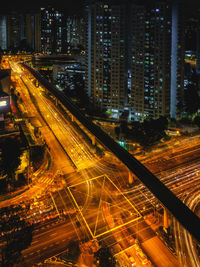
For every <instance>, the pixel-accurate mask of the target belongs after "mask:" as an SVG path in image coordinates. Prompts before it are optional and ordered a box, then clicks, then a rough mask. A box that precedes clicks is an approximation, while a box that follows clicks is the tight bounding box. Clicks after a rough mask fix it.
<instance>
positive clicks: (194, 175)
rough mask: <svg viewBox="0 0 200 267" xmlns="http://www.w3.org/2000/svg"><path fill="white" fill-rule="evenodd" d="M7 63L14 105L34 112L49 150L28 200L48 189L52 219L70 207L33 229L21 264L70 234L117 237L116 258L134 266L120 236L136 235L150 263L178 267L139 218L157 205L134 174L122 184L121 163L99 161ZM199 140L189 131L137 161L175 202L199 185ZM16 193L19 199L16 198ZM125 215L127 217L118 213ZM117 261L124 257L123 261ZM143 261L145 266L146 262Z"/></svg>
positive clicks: (25, 75) (59, 245)
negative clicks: (14, 80)
mask: <svg viewBox="0 0 200 267" xmlns="http://www.w3.org/2000/svg"><path fill="white" fill-rule="evenodd" d="M10 65H11V67H12V69H13V71H14V73H15V76H17V77H18V86H17V90H18V92H19V93H20V96H21V99H22V104H21V110H22V112H23V113H24V114H26V116H30V117H33V116H34V117H36V118H37V119H38V120H39V121H40V123H41V125H42V126H41V127H40V131H41V135H42V137H43V139H44V140H45V142H46V143H47V145H48V147H49V149H50V154H51V159H52V161H53V171H52V170H51V176H50V178H51V179H50V180H49V182H47V185H46V187H45V190H44V188H43V186H42V184H41V182H42V181H44V176H40V178H38V183H36V185H35V186H37V185H39V186H38V190H35V191H34V190H33V189H32V188H34V186H33V187H32V188H31V189H30V190H32V191H30V194H29V197H30V198H31V197H32V198H35V197H36V196H38V199H37V203H38V206H40V205H41V202H40V196H41V195H45V194H46V193H48V194H49V199H50V200H52V204H53V206H54V212H55V214H56V213H57V215H58V217H59V216H60V212H61V211H64V212H67V211H70V212H71V215H68V218H69V219H70V221H69V222H67V221H66V222H65V221H62V222H57V223H55V225H54V226H52V228H51V229H49V228H48V225H49V224H50V221H51V220H49V223H48V224H47V226H46V227H43V228H39V229H38V231H37V232H34V238H33V242H32V244H31V246H30V248H28V249H27V250H25V251H24V252H23V255H24V262H26V264H30V263H31V264H34V263H37V262H39V261H40V259H42V260H43V259H45V258H48V257H50V256H53V255H55V254H57V253H58V252H59V251H62V250H63V249H64V248H66V247H67V244H68V241H69V240H70V238H73V239H79V240H82V239H90V238H97V239H98V240H101V241H104V242H107V244H109V245H110V246H111V245H112V246H113V247H115V243H116V242H118V244H119V246H120V247H121V248H122V249H124V250H125V252H124V253H121V254H120V255H121V256H122V257H124V255H128V260H127V261H128V262H129V258H130V257H132V258H134V259H135V260H136V262H137V263H138V264H142V259H141V255H142V254H141V253H140V254H137V253H136V252H137V251H135V250H133V251H132V252H131V251H129V250H126V248H128V247H129V246H130V244H129V243H128V241H127V238H129V239H130V238H132V239H133V240H134V242H135V240H137V239H139V241H140V243H141V244H140V245H141V249H143V250H144V251H142V253H143V252H145V251H146V252H148V255H147V256H148V257H149V258H150V260H151V261H152V262H153V263H154V264H155V265H156V266H178V262H177V260H176V258H174V256H173V255H172V253H171V252H169V250H168V249H167V248H166V247H165V246H164V245H161V244H160V242H161V241H160V240H159V239H158V238H157V237H156V236H155V233H153V231H152V229H151V226H149V224H147V223H146V222H145V217H144V216H146V215H148V214H151V213H152V212H155V211H160V210H161V209H162V207H161V205H160V203H158V201H157V200H156V199H155V197H154V196H153V195H152V193H150V192H149V190H148V189H147V188H145V187H144V186H143V185H142V184H141V183H140V182H139V181H138V180H137V179H136V178H135V179H136V180H134V182H133V184H132V185H131V186H129V187H127V184H128V171H127V169H126V167H125V166H124V165H123V164H121V163H120V162H119V161H118V160H117V159H116V158H115V157H114V156H110V154H109V153H105V157H103V158H101V159H100V158H99V157H98V156H97V155H96V154H95V153H94V150H93V149H92V148H91V147H90V146H89V145H88V143H87V141H86V140H85V139H84V137H83V136H81V135H80V133H77V131H76V129H75V128H74V127H73V123H72V122H71V121H68V120H67V119H66V117H65V116H64V114H62V113H61V111H60V110H59V109H58V107H57V106H56V105H55V104H54V103H53V102H52V101H51V100H50V98H48V97H47V94H46V92H45V89H44V88H42V87H36V86H35V85H34V84H33V82H32V80H33V77H32V75H31V74H30V73H29V72H28V71H27V70H23V71H22V69H21V68H20V65H19V64H17V63H15V62H13V61H11V60H10ZM199 138H200V137H199V136H195V137H193V139H191V140H192V141H190V142H188V141H187V139H184V140H181V141H180V143H178V142H176V145H174V147H173V148H169V150H168V151H167V152H166V151H164V153H163V156H162V153H160V154H159V155H154V156H152V157H151V158H148V159H147V158H146V159H145V158H143V160H142V161H143V162H144V164H145V165H146V166H147V167H148V168H149V169H150V170H151V171H152V172H153V173H156V175H157V176H158V177H159V178H160V179H161V181H162V182H163V183H164V184H165V185H166V186H167V187H169V188H170V189H171V190H172V191H173V192H174V193H175V194H176V195H177V196H178V197H179V198H181V199H182V197H183V196H185V195H186V194H187V191H188V189H189V188H191V187H194V186H198V185H199V181H200V178H199V173H198V169H199V164H200V161H199V160H198V159H199V156H200V155H199V154H200V152H199V145H198V140H199ZM105 152H106V149H105ZM191 162H192V163H191ZM180 166H181V168H180ZM57 170H59V172H60V173H61V175H62V177H63V179H64V181H65V183H64V186H63V188H62V189H60V190H58V189H56V186H51V182H50V181H52V180H53V179H56V178H57V176H56V175H55V173H56V172H57ZM52 173H53V175H52ZM98 177H108V178H98ZM42 188H43V189H42ZM45 191H46V192H45ZM24 194H25V193H24ZM20 197H21V199H23V195H22V196H20ZM24 197H25V195H24ZM26 197H27V195H26ZM13 201H14V200H13ZM2 204H3V203H2ZM105 207H106V208H105ZM108 211H109V213H108ZM127 212H129V214H130V218H128V217H127V216H126V213H127ZM74 214H75V215H74ZM60 217H62V216H60ZM61 219H62V218H61ZM123 225H124V226H123ZM65 227H66V228H65ZM80 228H81V229H80ZM123 228H124V231H122V229H123ZM66 229H68V230H67V231H66ZM94 230H95V231H94ZM113 231H114V232H113ZM126 231H128V236H127V232H126ZM116 232H117V233H118V234H116ZM55 233H57V235H55ZM114 233H115V234H114ZM152 244H153V245H154V247H155V248H156V252H157V254H159V253H160V255H163V256H161V258H158V257H156V255H155V251H154V250H152V249H150V248H151V246H152ZM116 252H119V251H116ZM139 255H140V256H139ZM121 260H122V261H123V262H124V259H121ZM127 264H128V263H127ZM146 264H148V266H150V265H151V263H150V261H148V263H146ZM127 266H128V265H127Z"/></svg>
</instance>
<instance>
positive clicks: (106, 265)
mask: <svg viewBox="0 0 200 267" xmlns="http://www.w3.org/2000/svg"><path fill="white" fill-rule="evenodd" d="M94 256H95V258H96V260H97V261H98V262H99V266H100V267H114V266H116V261H115V258H114V257H113V255H112V254H111V253H110V250H109V248H108V247H102V248H100V249H99V250H98V251H97V252H95V254H94Z"/></svg>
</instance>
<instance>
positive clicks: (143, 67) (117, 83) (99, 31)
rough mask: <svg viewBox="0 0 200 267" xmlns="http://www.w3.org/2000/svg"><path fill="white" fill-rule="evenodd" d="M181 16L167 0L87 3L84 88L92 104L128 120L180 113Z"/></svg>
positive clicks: (181, 72) (175, 116)
mask: <svg viewBox="0 0 200 267" xmlns="http://www.w3.org/2000/svg"><path fill="white" fill-rule="evenodd" d="M136 2H137V3H136ZM138 2H139V4H138ZM142 2H143V4H142ZM182 14H183V12H181V9H180V6H179V5H177V4H172V3H171V1H167V2H166V1H151V2H149V1H134V2H132V1H125V2H123V3H122V2H121V1H115V2H113V1H112V0H110V1H93V2H92V3H90V4H89V5H88V19H87V40H88V42H87V49H86V52H87V53H86V90H87V92H88V95H89V96H90V97H91V99H92V101H93V102H94V104H95V105H97V106H98V107H100V108H101V109H106V110H107V111H109V112H110V116H111V117H112V118H116V119H117V118H118V119H119V118H120V116H121V114H122V113H123V112H124V111H126V110H129V120H143V119H144V118H159V117H160V116H167V117H173V118H177V117H179V116H180V114H181V109H180V107H181V103H182V101H183V90H184V26H183V16H182Z"/></svg>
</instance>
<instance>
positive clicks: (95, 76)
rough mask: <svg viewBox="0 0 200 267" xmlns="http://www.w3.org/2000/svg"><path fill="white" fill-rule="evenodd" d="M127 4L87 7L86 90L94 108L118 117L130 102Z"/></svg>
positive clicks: (95, 3)
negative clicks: (128, 88) (127, 76)
mask: <svg viewBox="0 0 200 267" xmlns="http://www.w3.org/2000/svg"><path fill="white" fill-rule="evenodd" d="M125 16H126V5H125V4H118V2H117V1H96V2H94V3H90V4H89V6H88V20H87V45H86V56H87V60H86V74H85V76H86V90H87V93H88V95H89V97H90V98H91V99H92V101H93V103H94V104H95V106H97V107H98V108H100V109H101V110H107V111H108V112H109V113H110V116H111V117H113V118H119V117H120V115H121V113H122V112H123V110H124V106H125V103H126V100H127V83H126V75H125V73H126V56H125V53H126V43H127V42H126V19H125V18H126V17H125Z"/></svg>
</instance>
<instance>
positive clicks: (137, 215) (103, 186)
mask: <svg viewBox="0 0 200 267" xmlns="http://www.w3.org/2000/svg"><path fill="white" fill-rule="evenodd" d="M88 182H96V183H98V187H97V189H99V188H100V189H102V191H101V192H100V197H99V202H98V204H97V207H96V208H97V209H98V210H97V213H95V214H96V218H95V220H92V221H94V222H95V224H94V230H92V229H91V228H92V227H91V226H90V225H89V224H90V223H89V222H88V221H87V218H86V217H85V216H84V212H83V211H82V207H81V208H80V205H79V204H78V203H77V200H76V194H75V193H73V189H74V188H75V187H76V190H77V187H79V186H80V188H79V190H81V185H84V184H86V183H88ZM99 183H100V185H101V186H99ZM106 184H107V185H109V186H112V187H114V188H115V189H116V192H118V193H119V194H118V196H119V198H120V197H121V198H122V200H124V201H125V204H123V207H120V202H116V203H110V202H108V201H107V199H106V200H103V193H106V194H105V195H106V196H107V197H112V193H111V191H109V187H108V188H106ZM67 189H68V191H69V194H70V196H71V197H72V199H73V201H74V203H75V206H76V207H77V209H78V211H79V213H80V214H81V217H82V218H83V221H84V222H85V224H86V226H87V228H88V230H89V232H90V234H91V236H92V238H97V237H100V236H102V235H104V234H106V233H110V232H112V231H114V230H116V229H118V228H120V227H122V226H125V225H127V224H129V223H131V222H134V221H136V220H138V219H140V218H141V217H142V216H141V214H140V213H139V211H138V210H137V209H136V208H135V206H134V205H133V204H132V203H131V202H130V200H129V199H128V198H127V197H126V196H125V195H124V194H123V193H122V192H121V191H120V189H119V188H118V187H117V186H116V184H115V183H114V182H113V181H112V180H111V179H110V178H109V177H108V176H107V175H101V176H97V177H94V178H91V179H88V180H85V181H82V182H80V183H77V184H74V185H71V186H69V187H68V188H67ZM79 193H80V191H79ZM82 193H83V192H82ZM85 195H87V197H88V194H86V193H85ZM103 203H106V204H108V205H109V208H118V209H119V211H127V212H129V214H134V215H135V218H133V219H131V220H130V221H128V222H125V223H123V224H119V225H116V226H115V227H112V228H110V229H109V230H106V231H103V232H100V233H97V232H98V222H99V216H100V214H101V213H103V211H102V204H103ZM126 203H127V204H126ZM127 205H128V207H129V208H131V211H130V210H128V208H127V209H126V207H127ZM124 207H125V208H124ZM87 214H88V213H87ZM95 214H94V215H95ZM104 221H105V220H104ZM105 226H106V228H107V226H108V224H107V223H106V222H105Z"/></svg>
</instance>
